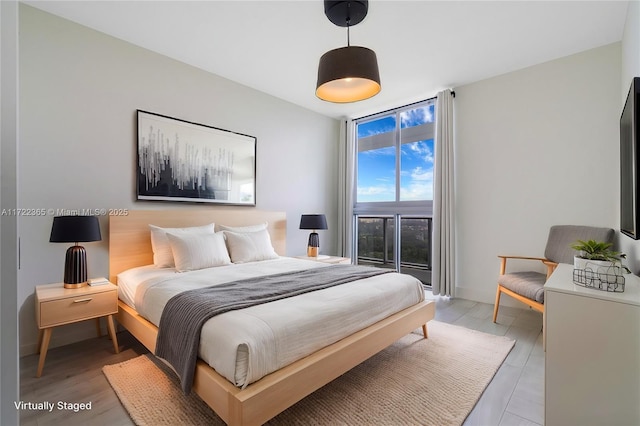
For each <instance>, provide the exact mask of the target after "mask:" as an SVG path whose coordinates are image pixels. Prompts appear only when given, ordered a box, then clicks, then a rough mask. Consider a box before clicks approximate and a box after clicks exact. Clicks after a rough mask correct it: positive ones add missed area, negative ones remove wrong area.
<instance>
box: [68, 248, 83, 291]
mask: <svg viewBox="0 0 640 426" xmlns="http://www.w3.org/2000/svg"><path fill="white" fill-rule="evenodd" d="M86 285H87V252H86V250H85V249H84V247H82V246H78V245H75V246H71V247H69V248H68V249H67V254H66V256H65V259H64V288H80V287H84V286H86Z"/></svg>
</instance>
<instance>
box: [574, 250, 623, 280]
mask: <svg viewBox="0 0 640 426" xmlns="http://www.w3.org/2000/svg"><path fill="white" fill-rule="evenodd" d="M573 267H574V268H575V269H582V270H584V271H588V272H592V273H594V274H598V275H600V276H602V277H603V278H604V276H606V275H622V274H623V273H624V269H623V268H621V267H620V264H619V263H618V262H612V261H609V260H591V259H583V258H581V257H577V256H574V257H573ZM604 281H606V279H604Z"/></svg>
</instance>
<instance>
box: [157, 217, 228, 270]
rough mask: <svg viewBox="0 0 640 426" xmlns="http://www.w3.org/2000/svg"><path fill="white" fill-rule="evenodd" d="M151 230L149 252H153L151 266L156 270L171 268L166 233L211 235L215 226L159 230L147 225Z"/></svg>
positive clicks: (170, 255) (172, 264) (211, 224)
mask: <svg viewBox="0 0 640 426" xmlns="http://www.w3.org/2000/svg"><path fill="white" fill-rule="evenodd" d="M149 229H150V230H151V250H153V264H154V265H156V266H157V267H158V268H173V267H174V266H175V263H174V261H173V253H172V252H171V244H169V240H168V239H167V235H166V233H167V232H171V233H174V234H213V233H214V232H215V224H213V223H210V224H209V225H204V226H192V227H189V228H160V227H159V226H155V225H149Z"/></svg>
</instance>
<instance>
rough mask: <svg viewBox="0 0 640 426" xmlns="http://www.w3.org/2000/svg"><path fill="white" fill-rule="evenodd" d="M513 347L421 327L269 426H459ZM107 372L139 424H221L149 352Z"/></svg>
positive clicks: (436, 325)
mask: <svg viewBox="0 0 640 426" xmlns="http://www.w3.org/2000/svg"><path fill="white" fill-rule="evenodd" d="M514 344H515V342H514V341H513V340H510V339H508V338H506V337H502V336H493V335H490V334H486V333H481V332H478V331H473V330H469V329H466V328H462V327H458V326H454V325H450V324H445V323H441V322H437V321H430V322H429V339H424V338H423V337H422V332H421V330H416V331H415V332H414V333H411V334H409V335H407V336H405V337H403V338H401V339H400V340H398V341H396V342H395V343H394V344H392V345H391V346H389V347H388V348H387V349H385V350H383V351H382V352H380V353H378V354H377V355H374V356H373V357H371V358H369V359H368V360H367V361H365V362H363V363H362V364H360V365H358V366H357V367H355V368H353V369H352V370H350V371H349V372H347V373H345V374H343V375H342V376H340V377H338V378H337V379H336V380H334V381H333V382H331V383H329V384H327V385H326V386H324V387H322V388H321V389H319V390H317V391H316V392H314V393H313V394H311V395H309V396H308V397H306V398H304V399H303V400H301V401H300V402H298V403H297V404H295V405H294V406H292V407H290V408H289V409H288V410H286V411H284V412H283V413H281V414H280V415H278V416H277V417H275V418H273V419H272V420H271V421H270V422H269V423H268V424H270V425H300V424H304V425H325V424H326V425H329V424H330V425H369V424H376V425H398V424H402V425H409V424H411V425H460V424H462V423H463V422H464V420H465V418H466V417H467V416H468V415H469V413H470V412H471V410H472V409H473V407H474V405H475V404H476V402H477V401H478V399H479V398H480V396H481V395H482V392H483V391H484V389H485V387H486V386H487V385H488V384H489V382H490V381H491V379H492V378H493V376H494V374H495V373H496V371H497V370H498V368H499V367H500V365H501V364H502V362H503V361H504V359H505V357H506V356H507V354H508V353H509V351H511V348H513V345H514ZM103 372H104V374H105V376H106V377H107V379H108V380H109V383H110V384H111V386H112V387H113V389H114V390H115V392H116V394H117V395H118V397H119V398H120V401H121V402H122V404H123V405H124V407H125V409H126V410H127V411H128V412H129V415H130V416H131V419H132V420H133V421H134V423H135V424H137V425H154V426H156V425H224V423H223V422H222V420H221V419H220V418H219V417H217V416H216V414H215V413H214V412H213V411H212V410H211V409H210V408H209V407H208V406H207V405H206V404H205V403H204V402H203V401H202V400H200V398H199V397H198V396H197V395H195V394H191V395H189V396H185V395H184V394H183V393H182V391H181V390H180V386H179V384H178V381H177V378H176V376H175V374H173V373H172V372H171V370H169V369H168V368H167V367H166V366H164V364H162V363H161V362H159V361H157V360H156V359H155V358H154V357H153V356H152V355H141V356H139V357H137V358H133V359H131V360H128V361H125V362H122V363H119V364H114V365H107V366H105V367H104V368H103Z"/></svg>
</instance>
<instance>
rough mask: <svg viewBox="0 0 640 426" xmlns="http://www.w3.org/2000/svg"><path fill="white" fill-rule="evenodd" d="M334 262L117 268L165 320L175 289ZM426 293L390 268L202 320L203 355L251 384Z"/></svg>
mask: <svg viewBox="0 0 640 426" xmlns="http://www.w3.org/2000/svg"><path fill="white" fill-rule="evenodd" d="M323 267H331V266H330V265H326V264H323V263H319V262H313V261H307V260H300V259H293V258H285V257H283V258H279V259H274V260H268V261H263V262H254V263H245V264H233V265H229V266H223V267H218V268H209V269H202V270H199V271H192V272H185V273H176V272H175V271H174V270H172V269H166V268H165V269H158V268H155V267H153V266H149V267H141V268H134V269H132V270H130V271H126V272H124V273H122V274H120V275H118V284H119V293H120V297H121V299H122V300H124V301H125V302H126V303H128V304H130V305H132V306H133V307H134V308H135V309H136V310H137V311H138V313H139V314H140V315H142V316H143V317H145V318H147V319H148V320H149V321H151V322H152V323H154V324H155V325H158V324H159V323H160V316H161V315H162V309H163V308H164V305H165V304H166V303H167V301H168V300H169V299H170V298H171V297H172V296H174V295H176V294H178V293H180V292H183V291H186V290H190V289H195V288H201V287H207V286H211V285H216V284H221V283H224V282H230V281H235V280H239V279H243V278H250V277H255V276H260V275H269V274H274V273H279V272H288V271H295V270H303V269H309V268H323ZM423 299H424V291H423V289H422V284H421V283H420V281H419V280H417V279H416V278H414V277H412V276H410V275H402V274H397V273H389V274H383V275H378V276H375V277H371V278H367V279H364V280H358V281H354V282H351V283H348V284H343V285H339V286H336V287H331V288H328V289H325V290H320V291H315V292H312V293H307V294H303V295H300V296H296V297H292V298H288V299H282V300H279V301H276V302H272V303H267V304H264V305H258V306H254V307H251V308H247V309H241V310H237V311H231V312H227V313H224V314H222V315H218V316H216V317H213V318H212V319H210V320H209V321H207V322H206V323H205V325H204V327H203V328H202V335H201V340H200V351H199V356H200V358H202V359H203V360H204V361H205V362H207V363H208V364H209V365H210V366H211V367H213V368H214V369H215V370H216V371H217V372H218V373H219V374H221V375H222V376H224V377H226V378H227V379H228V380H229V381H230V382H232V383H234V384H235V385H236V386H239V387H244V386H246V385H248V384H250V383H252V382H254V381H256V380H259V379H260V378H262V377H263V376H265V375H267V374H269V373H271V372H274V371H276V370H278V369H280V368H282V367H284V366H286V365H288V364H290V363H292V362H294V361H296V360H298V359H300V358H303V357H305V356H307V355H309V354H311V353H313V352H315V351H317V350H319V349H321V348H323V347H325V346H327V345H330V344H332V343H335V342H336V341H338V340H340V339H342V338H344V337H346V336H348V335H350V334H353V333H355V332H356V331H358V330H361V329H363V328H365V327H367V326H369V325H371V324H373V323H375V322H377V321H380V320H382V319H384V318H386V317H388V316H390V315H392V314H393V313H395V312H398V311H400V310H402V309H404V308H407V307H409V306H411V305H414V304H416V303H418V302H420V301H422V300H423Z"/></svg>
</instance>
